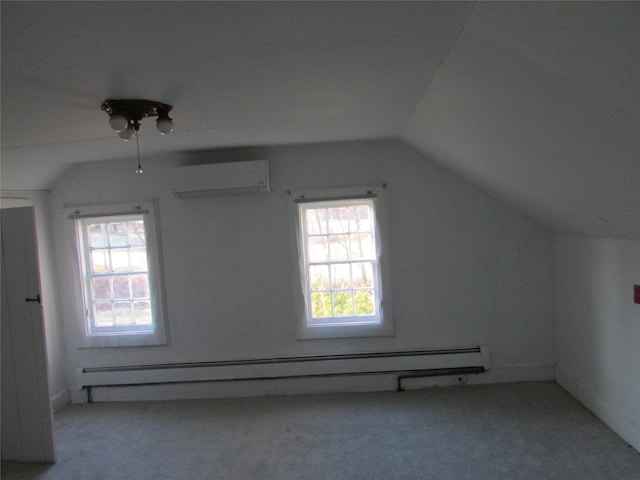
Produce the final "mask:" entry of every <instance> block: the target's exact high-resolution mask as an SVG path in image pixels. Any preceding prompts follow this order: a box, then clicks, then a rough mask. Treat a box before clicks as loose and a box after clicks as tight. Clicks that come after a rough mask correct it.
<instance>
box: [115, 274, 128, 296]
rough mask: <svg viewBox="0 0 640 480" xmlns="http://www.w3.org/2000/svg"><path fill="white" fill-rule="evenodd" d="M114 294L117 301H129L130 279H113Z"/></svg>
mask: <svg viewBox="0 0 640 480" xmlns="http://www.w3.org/2000/svg"><path fill="white" fill-rule="evenodd" d="M113 293H114V297H115V298H116V299H120V300H122V299H129V298H131V292H130V291H129V277H113Z"/></svg>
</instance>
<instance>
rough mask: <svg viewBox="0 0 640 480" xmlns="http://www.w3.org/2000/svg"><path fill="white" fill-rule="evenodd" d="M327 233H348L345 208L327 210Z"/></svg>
mask: <svg viewBox="0 0 640 480" xmlns="http://www.w3.org/2000/svg"><path fill="white" fill-rule="evenodd" d="M327 216H328V219H327V220H328V224H329V233H346V232H348V231H349V209H348V208H347V207H339V208H328V209H327Z"/></svg>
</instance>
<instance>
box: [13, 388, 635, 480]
mask: <svg viewBox="0 0 640 480" xmlns="http://www.w3.org/2000/svg"><path fill="white" fill-rule="evenodd" d="M55 429H56V451H57V456H58V463H56V464H55V465H53V466H43V465H25V464H9V463H3V465H2V468H3V470H2V478H3V479H7V480H13V479H35V478H37V479H65V480H73V479H82V480H84V479H117V480H122V479H154V480H160V479H189V480H197V479H229V480H234V479H242V480H252V479H296V480H305V479H309V480H320V479H332V480H336V479H345V480H352V479H367V480H373V479H433V480H439V479H442V480H444V479H447V480H449V479H451V480H454V479H455V480H464V479H509V480H518V479H527V480H532V479H581V480H588V479H597V480H604V479H620V480H640V454H638V452H636V451H635V450H633V449H632V448H631V447H630V446H628V445H627V444H626V443H625V442H624V441H623V440H622V439H621V438H620V437H618V436H617V435H616V434H615V433H613V432H612V431H611V430H610V429H609V428H607V427H606V426H605V425H604V424H603V423H601V422H600V421H599V420H598V419H597V418H596V417H594V416H593V415H592V414H591V413H589V412H588V411H587V410H586V409H584V408H583V407H582V406H581V405H580V404H579V403H577V402H576V401H575V400H574V399H573V398H572V397H570V396H569V395H568V394H567V393H566V392H565V391H564V390H562V389H561V388H560V387H559V386H557V385H556V384H554V383H523V384H510V385H491V386H461V387H448V388H440V389H430V390H420V391H410V392H402V393H396V392H383V393H368V394H362V393H356V394H331V395H308V396H292V397H268V398H243V399H218V400H187V401H167V402H139V403H133V402H127V403H94V404H90V405H72V406H69V407H67V408H65V409H63V410H62V411H60V412H59V413H58V414H57V415H56V417H55Z"/></svg>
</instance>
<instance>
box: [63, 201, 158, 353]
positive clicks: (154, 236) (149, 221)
mask: <svg viewBox="0 0 640 480" xmlns="http://www.w3.org/2000/svg"><path fill="white" fill-rule="evenodd" d="M156 210H157V209H156V205H155V202H153V201H148V202H136V203H134V204H116V205H92V206H82V207H71V208H68V209H67V213H68V218H69V219H70V220H73V222H72V224H73V229H74V234H75V240H76V242H75V247H76V253H77V255H76V257H77V261H78V265H77V267H78V269H77V271H78V272H79V275H80V277H79V280H80V281H79V283H80V285H79V290H80V292H81V299H80V302H79V303H80V304H81V305H80V308H79V311H80V315H79V317H80V318H81V319H82V333H83V335H82V340H81V346H82V347H127V346H146V345H165V344H167V333H166V319H165V313H164V312H165V305H164V298H165V295H164V282H163V276H162V269H161V263H160V258H161V254H160V236H159V230H158V222H157V217H156ZM132 219H140V220H142V221H143V222H144V229H145V244H146V245H145V250H146V254H147V264H148V271H147V272H146V273H147V275H148V280H149V291H150V298H149V301H150V304H151V315H152V324H151V325H150V326H148V327H147V326H139V327H136V326H122V327H97V326H96V325H95V322H94V319H93V299H92V293H91V287H90V281H89V279H90V277H91V276H92V275H93V274H92V273H91V272H90V257H89V255H90V253H89V249H88V234H87V231H86V226H87V225H88V223H89V222H91V221H92V220H97V221H99V222H101V223H102V222H105V223H107V222H113V221H127V220H129V221H130V220H132ZM132 273H133V272H132Z"/></svg>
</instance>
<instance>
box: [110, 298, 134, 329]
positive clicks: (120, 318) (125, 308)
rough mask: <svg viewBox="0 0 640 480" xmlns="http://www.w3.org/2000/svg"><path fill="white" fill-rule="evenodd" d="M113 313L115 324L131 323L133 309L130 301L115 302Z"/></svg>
mask: <svg viewBox="0 0 640 480" xmlns="http://www.w3.org/2000/svg"><path fill="white" fill-rule="evenodd" d="M113 313H114V317H115V324H116V325H131V324H132V323H133V311H132V309H131V303H130V302H116V303H115V304H114V308H113Z"/></svg>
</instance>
